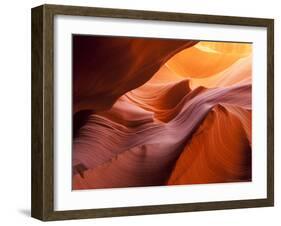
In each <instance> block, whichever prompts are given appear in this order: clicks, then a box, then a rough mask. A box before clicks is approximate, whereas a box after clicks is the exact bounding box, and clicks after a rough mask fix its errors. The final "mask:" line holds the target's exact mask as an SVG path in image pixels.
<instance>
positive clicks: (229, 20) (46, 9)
mask: <svg viewBox="0 0 281 226" xmlns="http://www.w3.org/2000/svg"><path fill="white" fill-rule="evenodd" d="M55 15H73V16H94V17H109V18H127V19H141V20H155V21H177V22H194V23H207V24H224V25H241V26H255V27H265V28H267V198H265V199H249V200H238V201H216V202H204V203H186V204H185V203H183V204H169V205H156V206H137V207H122V208H102V209H87V210H84V209H83V210H79V209H77V210H69V211H55V210H54V150H53V133H54V132H53V130H54V116H53V111H54V103H53V99H54V77H53V76H54V71H53V68H54V62H53V58H54V56H53V53H54V40H53V37H54V29H53V28H54V16H55ZM31 192H32V201H31V215H32V217H34V218H37V219H40V220H43V221H50V220H65V219H82V218H97V217H114V216H126V215H141V214H160V213H174V212H186V211H202V210H219V209H234V208H250V207H265V206H273V205H274V20H273V19H261V18H246V17H230V16H211V15H199V14H198V15H196V14H183V13H167V12H152V11H136V10H123V9H105V8H90V7H76V6H60V5H42V6H39V7H35V8H33V9H32V191H31Z"/></svg>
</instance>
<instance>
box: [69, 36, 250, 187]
mask: <svg viewBox="0 0 281 226" xmlns="http://www.w3.org/2000/svg"><path fill="white" fill-rule="evenodd" d="M251 53H252V47H251V44H246V43H245V44H244V43H226V42H204V41H201V42H197V41H189V40H169V39H155V38H127V37H105V36H82V35H74V36H73V160H72V164H73V184H72V185H73V189H74V190H75V189H93V188H120V187H132V186H134V187H136V186H153V185H157V186H159V185H182V184H202V183H223V182H241V181H251V165H252V158H251V156H252V151H251V115H252V114H251V111H252V107H251V76H252V71H251V67H252V57H251Z"/></svg>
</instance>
